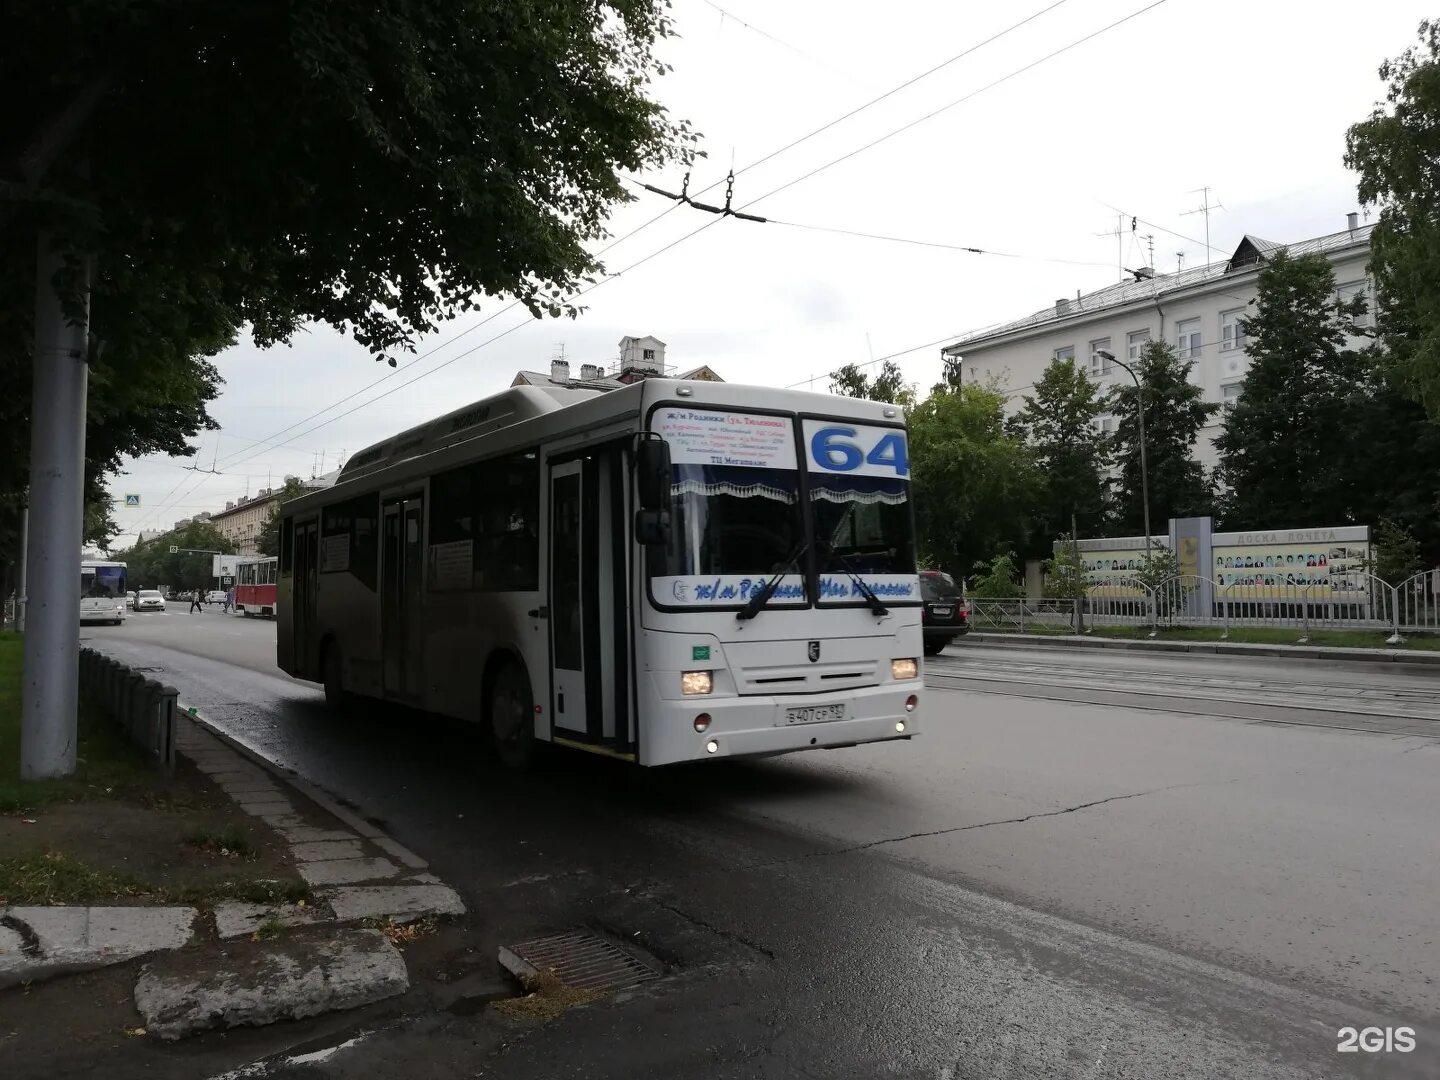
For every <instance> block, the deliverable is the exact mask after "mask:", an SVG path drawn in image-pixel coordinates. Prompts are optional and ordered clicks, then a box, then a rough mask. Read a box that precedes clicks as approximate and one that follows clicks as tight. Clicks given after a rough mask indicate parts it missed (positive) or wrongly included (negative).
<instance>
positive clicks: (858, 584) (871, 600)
mask: <svg viewBox="0 0 1440 1080" xmlns="http://www.w3.org/2000/svg"><path fill="white" fill-rule="evenodd" d="M830 557H831V558H832V559H834V560H835V561H836V562H838V563H839V564H840V568H841V569H842V570H844V571H845V573H846V574H847V575H848V576H849V578H850V580H851V581H853V582H854V583H855V589H856V591H857V592H859V593H860V595H861V596H863V597H864V598H865V602H866V603H867V604H869V605H870V610H871V612H872V613H874V615H875V617H876V618H877V619H878V618H879V617H880V616H882V615H889V614H890V609H889V608H887V607H886V606H885V605H884V604H882V603H881V602H880V598H879V597H878V596H876V595H875V591H874V590H873V589H871V588H870V586H869V585H867V584H865V579H864V578H862V577H861V576H860V575H859V574H857V573H856V572H855V570H854V568H853V567H851V565H850V557H849V556H848V555H841V554H840V553H839V552H838V551H836V550H834V549H833V548H832V549H831V551H830Z"/></svg>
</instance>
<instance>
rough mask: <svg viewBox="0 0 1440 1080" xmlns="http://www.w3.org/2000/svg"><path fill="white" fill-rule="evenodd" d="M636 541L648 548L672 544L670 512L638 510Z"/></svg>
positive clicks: (636, 516) (636, 512)
mask: <svg viewBox="0 0 1440 1080" xmlns="http://www.w3.org/2000/svg"><path fill="white" fill-rule="evenodd" d="M635 540H636V541H637V542H638V543H641V544H644V545H645V546H646V547H664V546H665V545H666V544H668V543H669V542H670V511H668V510H636V511H635Z"/></svg>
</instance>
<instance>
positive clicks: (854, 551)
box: [810, 476, 915, 574]
mask: <svg viewBox="0 0 1440 1080" xmlns="http://www.w3.org/2000/svg"><path fill="white" fill-rule="evenodd" d="M909 488H910V485H909V484H908V483H906V482H905V481H904V480H896V479H887V478H884V477H878V476H844V477H841V476H833V477H832V476H812V477H811V479H810V506H811V512H812V513H813V514H814V518H815V540H816V547H817V553H816V555H817V560H818V562H819V565H820V572H821V573H822V574H825V573H831V572H840V573H843V572H844V571H846V570H851V571H853V572H855V573H857V574H913V573H914V572H915V540H914V537H913V535H912V532H911V528H910V501H909Z"/></svg>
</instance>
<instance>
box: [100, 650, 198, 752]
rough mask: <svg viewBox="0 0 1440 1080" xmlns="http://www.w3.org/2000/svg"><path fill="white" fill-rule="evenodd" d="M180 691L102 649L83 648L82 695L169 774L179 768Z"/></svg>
mask: <svg viewBox="0 0 1440 1080" xmlns="http://www.w3.org/2000/svg"><path fill="white" fill-rule="evenodd" d="M179 693H180V692H179V691H178V690H176V689H175V688H174V687H173V686H164V685H162V684H161V683H159V682H157V681H156V680H154V679H147V678H146V677H145V676H144V675H143V674H142V673H141V672H138V671H132V670H131V669H130V668H129V667H127V666H126V665H124V664H122V663H120V661H118V660H115V659H113V658H111V657H109V656H106V655H105V654H104V653H102V652H96V651H95V650H94V649H85V648H82V649H81V650H80V696H81V697H82V698H83V699H85V700H87V701H89V702H91V703H93V704H94V705H96V706H97V707H99V708H100V709H102V710H103V711H104V712H105V713H106V715H108V716H109V717H110V718H111V719H113V720H115V721H116V722H118V723H119V724H120V726H121V728H122V729H124V731H125V734H126V735H127V736H128V737H129V739H130V741H131V742H133V743H135V744H136V745H137V746H139V747H140V749H141V750H143V751H144V752H145V753H146V755H147V756H148V757H150V758H151V759H152V760H153V761H154V762H155V765H156V767H157V768H158V769H160V771H162V772H164V773H165V774H166V775H173V774H174V772H175V727H176V724H177V723H178V720H179V711H180V709H179V704H178V697H179Z"/></svg>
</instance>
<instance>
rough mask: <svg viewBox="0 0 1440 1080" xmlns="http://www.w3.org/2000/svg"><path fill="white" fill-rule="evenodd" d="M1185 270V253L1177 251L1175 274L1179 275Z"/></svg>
mask: <svg viewBox="0 0 1440 1080" xmlns="http://www.w3.org/2000/svg"><path fill="white" fill-rule="evenodd" d="M1184 269H1185V252H1183V251H1177V252H1175V272H1176V273H1177V274H1178V273H1179V272H1180V271H1181V270H1184Z"/></svg>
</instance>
